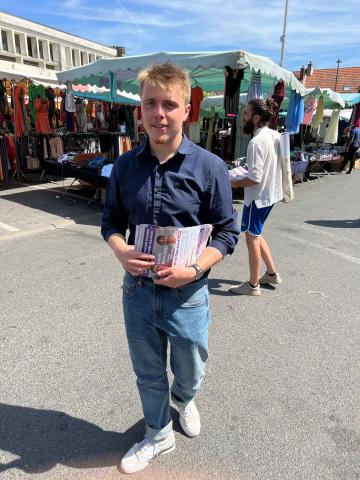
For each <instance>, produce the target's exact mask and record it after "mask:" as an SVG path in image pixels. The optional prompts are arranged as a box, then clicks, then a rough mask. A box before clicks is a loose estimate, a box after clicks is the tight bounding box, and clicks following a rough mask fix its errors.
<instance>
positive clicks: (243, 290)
mask: <svg viewBox="0 0 360 480" xmlns="http://www.w3.org/2000/svg"><path fill="white" fill-rule="evenodd" d="M229 292H231V293H236V295H250V296H251V297H258V296H259V295H261V290H260V285H258V286H257V287H252V286H251V285H250V283H249V282H244V283H242V284H241V285H238V286H237V287H231V288H229Z"/></svg>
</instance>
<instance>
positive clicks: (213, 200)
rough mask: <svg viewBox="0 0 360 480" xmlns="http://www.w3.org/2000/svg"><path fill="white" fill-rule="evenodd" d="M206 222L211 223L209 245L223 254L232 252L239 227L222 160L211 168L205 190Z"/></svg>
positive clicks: (228, 178) (228, 179) (236, 240)
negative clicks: (207, 185) (209, 178)
mask: <svg viewBox="0 0 360 480" xmlns="http://www.w3.org/2000/svg"><path fill="white" fill-rule="evenodd" d="M205 214H206V223H210V224H212V225H213V231H212V235H211V241H210V243H209V246H210V247H214V248H216V249H217V250H219V251H220V252H221V253H222V255H223V256H225V255H226V254H231V253H233V251H234V249H235V246H236V244H237V242H238V238H239V234H240V229H239V226H238V223H237V212H236V210H235V209H234V208H233V204H232V190H231V184H230V175H229V172H228V170H227V168H226V165H225V163H224V162H223V161H222V160H220V159H219V160H218V163H217V165H216V168H214V169H213V170H212V177H211V180H210V182H209V187H208V189H207V191H206V202H205Z"/></svg>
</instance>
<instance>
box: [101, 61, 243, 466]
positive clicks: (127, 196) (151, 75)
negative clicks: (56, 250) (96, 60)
mask: <svg viewBox="0 0 360 480" xmlns="http://www.w3.org/2000/svg"><path fill="white" fill-rule="evenodd" d="M139 82H140V95H141V110H142V118H143V124H144V127H145V129H146V131H147V134H148V138H147V140H146V142H145V143H144V144H143V145H141V146H139V147H137V148H136V149H135V150H133V151H131V152H127V153H125V154H124V155H122V156H121V157H120V158H118V159H117V161H116V162H115V164H114V168H113V170H112V175H111V178H110V182H109V186H108V189H107V193H106V201H105V207H104V214H103V221H102V235H103V237H104V239H105V240H106V241H107V242H108V244H109V246H110V247H111V248H112V250H113V251H114V253H115V255H116V257H117V258H118V260H119V261H120V263H121V264H122V266H123V268H124V269H125V271H126V273H125V277H124V283H123V309H124V319H125V327H126V334H127V339H128V344H129V350H130V356H131V360H132V364H133V368H134V371H135V374H136V376H137V385H138V389H139V394H140V399H141V403H142V407H143V412H144V417H145V420H146V424H147V429H146V434H145V438H144V439H143V440H142V441H141V442H140V443H136V444H135V445H134V446H133V447H132V448H131V449H130V450H129V451H128V453H127V454H126V455H125V456H124V458H123V459H122V462H121V468H122V470H123V471H124V472H126V473H132V472H136V471H139V470H142V469H143V468H145V467H146V466H147V465H148V464H149V462H150V461H151V460H152V459H153V458H155V457H157V456H158V455H161V454H163V453H168V452H170V451H172V450H173V449H174V448H175V437H174V433H173V428H172V420H171V416H170V405H169V401H170V398H169V384H168V377H167V372H166V367H167V366H166V360H167V355H166V352H167V345H168V343H169V344H170V348H171V355H170V364H171V369H172V372H173V374H174V382H173V384H172V386H171V397H172V400H173V402H174V403H175V405H177V407H178V409H179V413H180V425H181V427H182V429H183V430H184V432H185V433H186V434H187V435H188V436H189V437H195V436H196V435H198V434H199V433H200V416H199V412H198V410H197V408H196V406H195V403H194V396H195V394H196V392H197V391H198V390H199V388H200V385H201V381H202V379H203V377H204V373H205V363H206V360H207V357H208V326H209V320H210V315H209V307H208V290H207V275H208V272H209V270H210V268H211V267H212V266H213V265H215V264H216V263H217V262H219V261H220V260H221V259H222V258H223V257H224V256H225V255H226V254H228V253H232V252H233V250H234V247H235V245H236V243H237V239H238V235H239V230H238V226H237V223H236V213H235V211H234V209H233V207H232V192H231V186H230V177H229V174H228V171H227V168H226V166H225V164H224V162H223V161H222V160H221V159H220V158H218V157H216V156H215V155H213V154H211V153H209V152H208V151H207V150H204V149H202V148H200V147H198V146H197V145H195V144H194V143H192V142H190V141H189V140H188V139H187V138H186V137H185V136H184V135H183V133H182V126H183V122H184V121H185V120H186V118H187V116H188V114H189V110H190V88H191V84H190V80H189V76H188V74H187V73H186V72H185V71H183V70H182V69H180V68H179V67H177V66H175V65H172V64H171V63H168V62H167V63H165V64H161V65H152V66H151V67H149V68H147V69H146V70H144V71H142V72H141V73H140V74H139ZM142 223H147V224H153V225H159V226H163V227H166V226H177V227H191V226H194V225H201V224H206V223H209V224H212V225H213V232H212V239H211V241H210V243H209V245H208V246H207V248H206V249H205V251H204V252H203V254H202V255H201V256H200V258H199V259H198V261H197V263H196V264H194V265H192V266H191V267H187V268H185V267H166V268H164V269H163V270H162V271H160V272H158V275H159V277H160V279H159V280H151V279H148V278H147V277H145V276H144V273H145V272H146V270H147V269H149V268H153V267H154V257H153V256H152V255H148V254H144V253H140V252H137V251H135V250H134V245H133V244H134V237H135V229H136V225H139V224H142ZM127 230H129V236H128V239H127V242H126V240H125V236H126V232H127Z"/></svg>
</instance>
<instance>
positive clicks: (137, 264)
mask: <svg viewBox="0 0 360 480" xmlns="http://www.w3.org/2000/svg"><path fill="white" fill-rule="evenodd" d="M114 252H115V255H116V257H117V258H118V259H119V260H120V263H121V265H122V266H123V268H124V270H126V271H127V272H129V273H131V275H143V273H144V271H145V270H148V269H149V268H151V267H153V266H154V265H155V257H154V255H150V254H148V253H142V252H136V251H135V250H134V245H126V247H123V248H121V249H116V250H114Z"/></svg>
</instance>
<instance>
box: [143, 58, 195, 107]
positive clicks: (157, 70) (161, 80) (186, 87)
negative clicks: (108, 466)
mask: <svg viewBox="0 0 360 480" xmlns="http://www.w3.org/2000/svg"><path fill="white" fill-rule="evenodd" d="M138 80H139V82H140V96H142V93H143V91H144V87H145V85H149V86H151V87H158V88H161V90H164V91H167V90H170V89H171V88H173V87H174V86H179V87H180V90H181V93H182V96H183V98H184V101H185V104H188V103H190V95H191V81H190V77H189V73H188V71H187V70H184V69H182V68H180V67H179V66H178V65H174V64H173V63H171V62H165V63H153V64H152V65H150V66H149V67H147V68H145V69H144V70H141V72H139V75H138Z"/></svg>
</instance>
